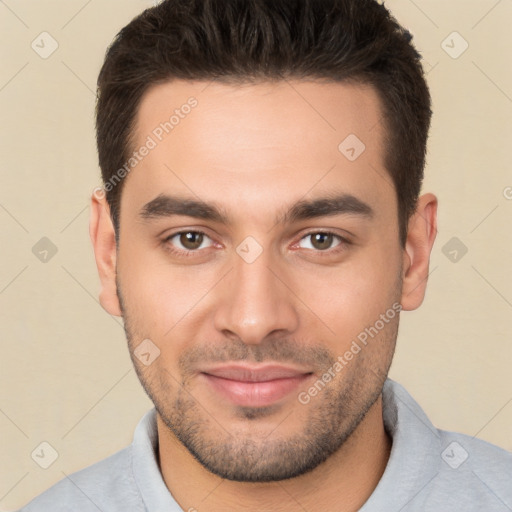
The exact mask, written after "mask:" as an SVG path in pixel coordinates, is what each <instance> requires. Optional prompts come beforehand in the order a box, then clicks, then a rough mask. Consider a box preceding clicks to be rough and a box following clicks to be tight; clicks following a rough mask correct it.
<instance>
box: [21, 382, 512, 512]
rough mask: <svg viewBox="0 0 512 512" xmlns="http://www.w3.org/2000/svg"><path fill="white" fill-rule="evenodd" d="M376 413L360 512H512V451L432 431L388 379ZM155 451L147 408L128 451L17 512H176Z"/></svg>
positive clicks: (154, 431)
mask: <svg viewBox="0 0 512 512" xmlns="http://www.w3.org/2000/svg"><path fill="white" fill-rule="evenodd" d="M383 411H384V412H383V418H384V425H385V428H386V430H387V431H388V432H389V434H390V436H391V437H392V438H393V446H392V449H391V455H390V458H389V461H388V464H387V466H386V469H385V471H384V474H383V475H382V478H381V480H380V482H379V484H378V485H377V487H376V488H375V490H374V492H373V494H372V495H371V496H370V497H369V499H368V500H367V501H366V503H365V504H364V506H363V507H362V508H361V509H360V510H361V512H383V511H384V512H388V511H389V512H399V511H400V512H452V511H453V512H455V511H457V512H461V511H463V512H476V511H478V512H511V511H512V453H510V452H508V451H506V450H503V449H501V448H498V447H497V446H494V445H492V444H489V443H487V442H485V441H481V440H479V439H475V438H472V437H470V436H467V435H464V434H458V433H454V432H447V431H443V430H439V429H437V428H435V427H434V426H433V425H432V423H431V422H430V421H429V419H428V418H427V416H426V415H425V413H424V412H423V410H422V409H421V407H420V406H419V405H418V404H417V403H416V401H415V400H414V399H413V398H412V397H411V395H409V393H408V392H407V391H406V390H405V389H404V388H403V387H402V386H401V385H400V384H398V383H397V382H395V381H393V380H391V379H388V380H387V381H386V383H385V385H384V390H383ZM511 435H512V432H511ZM157 448H158V437H157V429H156V411H155V409H152V410H150V411H148V412H147V413H146V414H145V415H144V417H143V418H142V419H141V420H140V422H139V424H138V425H137V427H136V429H135V434H134V437H133V442H132V444H131V445H130V446H128V447H127V448H124V449H123V450H121V451H119V452H117V453H115V454H114V455H111V456H110V457H108V458H106V459H104V460H102V461H100V462H97V463H96V464H93V465H92V466H89V467H87V468H85V469H82V470H81V471H78V472H76V473H73V474H72V475H70V476H69V477H67V478H64V479H63V480H61V481H60V482H58V483H57V484H55V485H54V486H53V487H51V488H50V489H48V490H47V491H45V492H44V493H42V494H41V495H39V496H38V497H36V498H34V499H33V500H32V501H31V502H30V503H29V504H28V505H26V506H25V507H24V508H22V509H21V511H22V512H42V511H44V512H64V511H66V512H68V511H73V512H82V511H83V512H85V511H87V512H98V511H102V512H114V511H116V512H117V511H118V512H181V511H182V509H181V508H180V506H179V505H178V504H177V503H176V501H175V500H174V499H173V497H172V494H171V493H170V492H169V490H168V489H167V487H166V485H165V483H164V481H163V478H162V475H161V473H160V470H159V467H158V462H157V459H156V454H157ZM340 499H341V497H340ZM341 503H342V502H340V510H342V504H341ZM205 510H206V509H205ZM21 511H20V512H21ZM326 512H337V511H335V510H333V511H326Z"/></svg>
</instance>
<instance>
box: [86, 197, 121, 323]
mask: <svg viewBox="0 0 512 512" xmlns="http://www.w3.org/2000/svg"><path fill="white" fill-rule="evenodd" d="M89 235H90V237H91V242H92V245H93V248H94V257H95V259H96V266H97V267H98V274H99V277H100V281H101V292H100V304H101V306H102V307H103V309H105V311H107V312H108V313H110V314H111V315H114V316H122V314H121V307H120V305H119V298H118V296H117V290H116V257H117V254H116V239H115V231H114V225H113V223H112V220H111V218H110V207H109V205H108V203H107V200H106V198H105V192H104V191H103V190H102V189H98V188H97V189H94V191H93V193H92V196H91V217H90V221H89Z"/></svg>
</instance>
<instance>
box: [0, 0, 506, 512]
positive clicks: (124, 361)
mask: <svg viewBox="0 0 512 512" xmlns="http://www.w3.org/2000/svg"><path fill="white" fill-rule="evenodd" d="M151 3H152V2H150V1H144V0H123V1H120V0H116V1H113V0H107V1H105V0H103V1H100V0H89V1H86V0H60V1H57V0H54V1H37V2H29V1H26V0H5V1H3V2H0V34H1V37H2V39H3V41H2V44H1V45H0V52H1V62H2V66H1V68H0V111H1V112H2V123H1V138H0V144H1V147H0V149H1V155H2V161H1V173H2V174H1V176H2V182H1V183H2V186H1V188H0V226H1V236H2V259H1V261H2V264H1V265H0V316H1V322H2V339H1V359H0V361H1V362H0V364H1V367H0V370H1V371H0V383H1V385H0V439H1V452H0V460H1V466H0V508H1V509H2V510H12V509H14V508H17V507H19V506H21V505H22V504H24V503H25V502H26V501H28V500H29V499H30V498H32V497H33V496H35V495H37V494H39V493H40V492H42V491H43V490H44V489H46V488H47V487H49V486H50V485H51V484H53V483H54V482H56V481H57V480H59V479H61V478H63V477H64V475H68V474H70V473H72V472H73V471H76V470H78V469H80V468H82V467H85V466H86V465H89V464H91V463H93V462H95V461H97V460H100V459H102V458H104V457H106V456H107V455H109V454H111V453H114V452H115V451H117V450H119V449H121V448H122V447H124V446H126V445H127V444H128V443H129V442H130V441H131V438H132V434H133V429H134V427H135V425H136V423H137V421H138V420H139V418H140V417H141V416H142V414H143V413H144V412H145V411H146V410H148V409H149V408H150V407H151V406H152V404H151V403H150V402H149V400H148V399H147V398H146V396H145V394H144V392H143V390H142V388H141V387H140V385H139V382H138V380H137V377H136V375H135V372H134V370H133V369H132V365H131V361H130V359H129V356H128V353H127V349H126V346H125V337H124V331H123V329H122V324H121V322H120V321H118V320H116V319H114V318H113V317H111V316H109V315H108V314H106V313H105V312H104V311H103V310H102V308H101V307H100V305H99V303H98V301H97V296H98V291H99V282H98V278H97V274H96V268H95V264H94V259H93V253H92V249H91V246H90V242H89V238H88V214H89V206H88V198H89V195H90V192H91V190H92V189H93V188H94V187H95V186H97V185H98V184H99V169H98V167H97V163H96V162H97V160H96V148H95V142H94V124H93V123H94V119H93V113H94V103H95V93H94V90H95V82H96V77H97V74H98V71H99V68H100V65H101V63H102V60H103V55H104V51H105V49H106V47H107V45H108V43H109V42H110V41H111V40H112V38H113V37H114V35H115V34H116V33H117V31H118V30H119V29H120V28H121V27H122V26H124V25H125V24H126V23H127V22H128V21H129V20H130V19H131V18H132V17H133V16H135V15H136V14H137V13H138V12H139V11H141V10H142V9H143V8H145V7H147V6H150V5H151ZM386 5H387V6H388V7H390V8H391V10H392V11H393V12H394V14H395V16H396V17H397V18H398V20H399V21H400V22H401V23H403V24H404V26H406V27H407V28H408V29H409V30H410V31H411V32H412V33H413V34H414V40H415V42H416V45H417V47H418V49H419V50H420V51H421V52H422V54H423V56H424V58H425V67H426V70H427V71H428V80H429V84H430V86H431V91H432V95H433V101H434V111H435V112H434V119H433V129H432V133H431V139H430V144H429V156H428V167H427V170H426V183H425V187H424V190H425V191H427V190H428V191H432V192H434V193H436V194H437V196H438V198H439V201H440V210H439V233H438V238H437V241H436V244H435V246H434V250H433V254H432V259H431V271H432V273H431V276H430V281H429V286H428V291H427V297H426V300H425V302H424V304H423V306H422V307H421V308H420V309H419V310H418V311H415V312H412V313H404V314H403V315H402V321H401V329H400V335H399V344H398V349H397V354H396V358H395V361H394V363H393V366H392V370H391V377H392V378H394V379H396V380H398V381H399V382H401V383H402V384H403V385H404V386H405V387H406V388H407V389H408V390H409V392H410V393H411V394H412V395H413V396H414V397H415V398H416V399H417V400H418V401H419V403H420V404H421V405H422V406H423V408H424V409H425V411H426V412H427V414H428V415H429V416H430V418H431V420H432V421H433V422H434V424H436V425H437V426H438V427H440V428H444V429H447V430H456V431H460V432H464V433H466V434H469V435H471V436H477V437H479V438H482V439H485V440H487V441H490V442H492V443H495V444H498V445H500V446H502V447H504V448H506V449H508V450H512V428H511V427H512V377H511V370H510V363H511V361H512V327H511V325H510V318H511V313H512V272H511V271H510V267H511V261H512V232H511V229H510V219H511V215H512V200H510V199H507V197H506V196H508V197H509V198H512V188H510V189H507V187H512V173H511V172H510V142H511V138H510V136H511V124H512V72H511V67H510V47H511V43H512V39H511V30H510V27H509V24H510V20H511V19H512V2H510V1H506V0H505V1H497V0H472V1H469V0H456V1H454V0H451V1H450V2H446V0H438V1H437V0H436V1H434V0H415V1H414V2H413V1H412V0H393V1H389V2H387V3H386ZM43 31H47V32H49V33H50V34H51V36H52V37H53V38H54V39H55V40H56V41H57V42H58V45H59V47H58V49H57V50H56V51H55V53H53V54H52V55H51V56H50V57H48V58H47V59H42V58H41V57H40V56H39V55H38V54H37V53H36V52H35V51H34V50H33V49H32V48H31V43H32V41H33V40H36V42H37V41H39V40H40V39H37V38H38V36H39V34H40V33H41V32H43ZM453 31H457V32H459V33H460V35H461V36H462V37H463V38H464V39H465V40H466V41H467V42H468V44H469V47H468V49H467V50H466V51H465V52H464V53H463V54H462V55H460V56H459V57H458V58H453V57H452V56H450V55H449V54H448V53H447V52H446V51H445V50H444V49H443V47H442V42H443V41H444V40H445V39H446V38H447V36H449V35H450V34H451V33H452V32H453ZM446 44H447V45H449V46H451V47H452V48H451V49H450V48H447V49H448V51H449V52H451V53H452V55H454V52H458V51H460V49H461V48H462V46H461V44H462V40H460V39H458V38H457V36H455V38H454V36H450V38H448V40H447V43H445V45H446ZM46 48H48V46H46ZM42 237H48V238H49V239H50V240H51V241H52V242H53V243H54V244H55V246H56V247H57V249H58V252H57V253H56V255H55V256H53V257H52V258H51V259H49V261H48V262H46V263H43V262H41V261H40V260H39V259H37V258H36V257H35V255H34V254H33V253H32V247H33V246H34V245H35V244H36V243H37V242H38V241H39V240H40V239H41V238H42ZM452 237H457V238H458V239H459V240H460V241H461V242H462V243H463V244H464V245H465V246H466V247H467V248H468V252H467V254H465V255H464V256H463V257H460V253H459V259H458V261H456V262H453V261H451V260H450V259H449V257H447V256H446V255H445V254H444V252H446V253H448V250H446V249H445V251H444V252H443V247H444V246H445V244H446V243H447V242H448V241H449V240H450V239H452ZM448 247H450V246H448ZM450 250H451V249H450ZM43 441H46V442H48V443H50V444H51V445H52V446H53V447H54V448H55V450H56V451H57V452H58V455H59V456H58V458H57V460H56V461H55V462H54V463H53V464H52V465H51V466H50V467H49V468H48V469H42V468H41V467H39V465H37V464H36V462H35V461H34V460H33V459H32V458H31V453H32V452H33V450H35V449H36V448H37V447H39V445H40V443H41V442H43ZM39 450H40V448H39ZM36 453H38V452H37V450H36ZM47 453H48V452H47Z"/></svg>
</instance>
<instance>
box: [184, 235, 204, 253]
mask: <svg viewBox="0 0 512 512" xmlns="http://www.w3.org/2000/svg"><path fill="white" fill-rule="evenodd" d="M179 240H180V243H181V244H182V245H183V247H184V248H185V249H188V250H189V251H192V250H194V249H199V247H201V243H202V242H203V234H202V233H198V232H197V231H186V232H183V233H181V234H180V237H179Z"/></svg>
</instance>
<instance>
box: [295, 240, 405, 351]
mask: <svg viewBox="0 0 512 512" xmlns="http://www.w3.org/2000/svg"><path fill="white" fill-rule="evenodd" d="M387 249H388V250H384V248H383V247H380V248H377V247H375V249H374V250H371V248H365V249H364V250H361V251H359V252H358V254H357V255H355V254H354V257H352V258H351V259H350V260H348V261H346V262H345V263H343V264H340V265H339V266H338V267H333V268H330V269H325V271H323V272H322V273H318V272H316V273H315V274H314V275H308V273H307V272H304V273H303V274H302V275H301V278H300V281H298V282H300V292H299V296H300V297H304V302H305V303H306V304H307V306H309V307H310V308H311V310H312V311H313V312H314V313H315V315H317V316H318V318H320V319H321V320H322V322H323V324H325V326H327V327H328V328H329V331H330V334H331V335H332V337H333V339H334V340H335V342H336V344H338V345H339V343H340V342H343V343H345V342H348V343H349V342H350V341H351V340H352V339H353V338H354V337H356V336H357V335H358V334H359V333H360V332H361V331H362V330H364V328H365V327H367V326H369V325H373V324H374V323H375V321H376V320H378V319H379V318H380V315H381V314H384V313H385V312H386V311H387V310H388V309H389V308H391V307H392V305H393V303H395V302H399V300H400V290H399V286H398V285H399V272H400V264H399V261H400V260H399V257H398V256H399V253H398V252H397V251H396V249H394V248H391V247H389V248H387Z"/></svg>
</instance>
